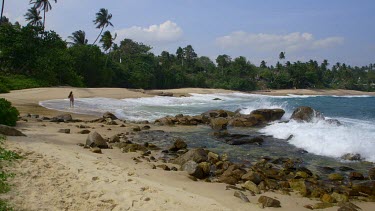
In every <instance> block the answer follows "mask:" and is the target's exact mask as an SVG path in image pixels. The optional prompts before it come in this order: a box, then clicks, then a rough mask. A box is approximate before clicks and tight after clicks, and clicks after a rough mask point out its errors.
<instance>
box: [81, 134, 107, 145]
mask: <svg viewBox="0 0 375 211" xmlns="http://www.w3.org/2000/svg"><path fill="white" fill-rule="evenodd" d="M86 146H89V147H99V148H102V149H103V148H104V149H105V148H108V144H107V142H106V141H105V140H104V138H103V137H102V136H101V135H100V134H99V133H97V132H96V131H94V132H91V133H89V135H88V136H87V139H86Z"/></svg>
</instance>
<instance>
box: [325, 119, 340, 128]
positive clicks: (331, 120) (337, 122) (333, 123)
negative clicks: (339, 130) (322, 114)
mask: <svg viewBox="0 0 375 211" xmlns="http://www.w3.org/2000/svg"><path fill="white" fill-rule="evenodd" d="M326 122H327V123H329V124H331V125H336V126H340V125H342V124H341V122H340V121H339V120H337V119H326Z"/></svg>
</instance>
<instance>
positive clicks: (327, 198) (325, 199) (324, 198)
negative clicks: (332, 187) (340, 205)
mask: <svg viewBox="0 0 375 211" xmlns="http://www.w3.org/2000/svg"><path fill="white" fill-rule="evenodd" d="M320 200H321V201H322V202H324V203H335V202H336V199H335V198H333V197H332V196H331V195H329V194H324V195H323V196H322V197H321V198H320Z"/></svg>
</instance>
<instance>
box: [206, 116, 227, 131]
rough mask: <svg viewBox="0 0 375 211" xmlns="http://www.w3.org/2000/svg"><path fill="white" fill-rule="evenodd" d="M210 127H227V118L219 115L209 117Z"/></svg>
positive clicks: (221, 128)
mask: <svg viewBox="0 0 375 211" xmlns="http://www.w3.org/2000/svg"><path fill="white" fill-rule="evenodd" d="M210 125H211V128H212V129H214V130H225V129H227V125H228V119H226V118H223V117H219V118H214V119H211V121H210Z"/></svg>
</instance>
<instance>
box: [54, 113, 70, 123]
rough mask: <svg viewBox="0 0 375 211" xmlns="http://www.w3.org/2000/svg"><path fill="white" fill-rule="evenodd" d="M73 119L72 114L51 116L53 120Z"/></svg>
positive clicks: (68, 120) (66, 120)
mask: <svg viewBox="0 0 375 211" xmlns="http://www.w3.org/2000/svg"><path fill="white" fill-rule="evenodd" d="M71 121H73V118H72V115H70V114H61V115H58V116H55V117H52V118H51V122H71Z"/></svg>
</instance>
